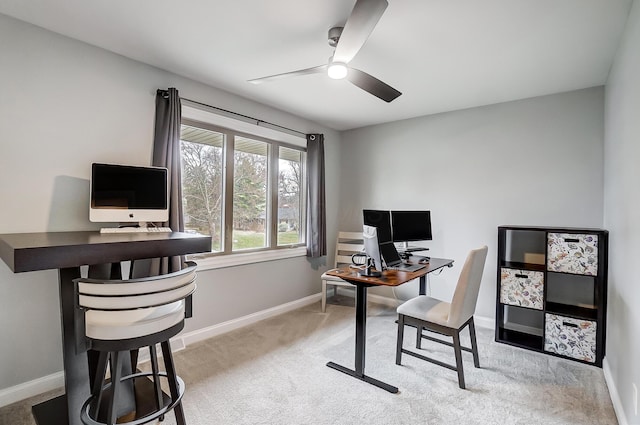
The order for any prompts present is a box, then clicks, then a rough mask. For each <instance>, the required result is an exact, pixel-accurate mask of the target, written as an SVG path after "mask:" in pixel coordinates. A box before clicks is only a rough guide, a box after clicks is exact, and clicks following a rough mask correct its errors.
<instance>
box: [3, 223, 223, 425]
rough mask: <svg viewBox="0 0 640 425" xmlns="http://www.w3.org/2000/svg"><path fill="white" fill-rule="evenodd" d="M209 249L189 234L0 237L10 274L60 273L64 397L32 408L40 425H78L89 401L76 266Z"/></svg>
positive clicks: (204, 238)
mask: <svg viewBox="0 0 640 425" xmlns="http://www.w3.org/2000/svg"><path fill="white" fill-rule="evenodd" d="M210 250H211V237H209V236H203V235H197V234H191V233H181V232H172V233H120V234H100V233H99V232H50V233H48V232H47V233H9V234H2V235H0V258H2V260H3V261H4V262H5V263H7V265H8V266H9V268H10V269H11V271H13V272H14V273H22V272H29V271H35V270H49V269H58V270H59V272H58V284H59V289H60V316H61V323H62V350H63V362H64V386H65V394H64V395H62V396H60V397H57V398H54V399H52V400H48V401H45V402H44V403H41V404H39V405H36V406H34V407H33V414H34V417H35V419H36V422H37V423H38V425H44V424H56V425H60V424H70V425H71V424H73V425H76V424H78V425H80V424H81V421H80V409H81V407H82V404H83V403H84V401H85V400H86V399H87V398H88V397H89V395H90V392H89V368H88V361H87V353H86V352H76V345H77V343H78V341H76V337H75V332H74V327H75V325H76V323H75V321H74V304H75V302H74V291H73V279H75V278H78V277H80V266H84V265H94V264H106V263H117V262H120V261H127V260H138V259H142V258H155V257H171V256H175V255H186V254H193V253H198V252H208V251H210Z"/></svg>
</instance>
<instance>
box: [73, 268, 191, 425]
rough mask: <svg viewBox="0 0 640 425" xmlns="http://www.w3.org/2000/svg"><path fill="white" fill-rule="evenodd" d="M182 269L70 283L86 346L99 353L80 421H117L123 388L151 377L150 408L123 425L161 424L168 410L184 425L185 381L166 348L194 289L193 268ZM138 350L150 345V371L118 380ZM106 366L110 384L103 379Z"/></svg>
mask: <svg viewBox="0 0 640 425" xmlns="http://www.w3.org/2000/svg"><path fill="white" fill-rule="evenodd" d="M185 266H186V267H185V268H184V269H182V270H180V271H178V272H173V273H170V274H165V275H160V276H152V277H144V278H139V279H130V280H108V279H94V278H79V279H75V280H74V282H75V290H76V291H77V294H78V307H79V309H80V311H82V312H83V313H84V315H83V316H84V317H83V318H84V328H83V329H82V331H84V337H85V338H86V339H87V341H88V345H89V347H90V348H91V349H92V350H96V351H97V352H98V353H99V356H98V362H97V368H96V373H95V377H94V378H93V382H91V397H90V398H89V399H88V400H87V401H86V403H85V404H84V406H83V407H82V411H81V412H79V413H80V415H81V419H82V422H83V423H85V424H87V425H95V424H110V425H112V424H115V423H116V421H117V419H118V417H120V416H122V415H124V414H126V413H129V412H128V410H131V409H130V406H123V405H122V404H119V403H121V402H120V400H122V393H123V391H126V388H127V385H130V384H131V382H135V380H136V379H138V378H145V379H146V378H147V377H151V378H152V380H153V396H152V399H155V400H154V401H155V410H154V409H151V411H150V412H145V413H142V414H141V413H140V412H137V413H138V415H140V414H141V415H142V417H139V418H137V419H135V420H134V421H132V422H127V423H130V424H135V425H138V424H143V423H147V422H150V421H153V420H155V419H158V418H159V419H161V420H162V419H163V418H164V415H165V413H167V412H169V411H170V410H172V409H173V411H174V414H175V416H176V422H177V424H179V425H184V424H185V418H184V412H183V409H182V404H181V399H182V396H183V394H184V383H183V381H182V380H181V379H180V378H179V377H178V376H177V375H176V371H175V366H174V363H173V357H172V354H171V346H170V344H169V339H170V338H171V337H173V336H175V335H177V334H178V333H179V332H180V331H181V330H182V329H183V327H184V319H185V302H184V300H185V298H186V297H188V296H189V295H190V294H192V293H193V292H194V291H195V289H196V283H195V280H196V264H195V263H193V262H187V263H186V264H185ZM81 319H82V317H81ZM156 344H160V346H161V348H162V356H163V360H164V365H165V371H166V372H159V370H158V357H157V353H156ZM142 347H149V354H150V357H151V368H152V371H151V372H149V373H142V372H140V373H135V372H134V373H133V374H131V375H127V376H122V375H123V365H124V364H125V363H126V362H125V358H126V357H125V356H128V355H129V353H130V351H132V350H137V349H139V348H142ZM107 363H109V364H110V375H111V379H110V381H107V379H106V372H107ZM134 369H135V365H134ZM160 378H162V379H166V381H167V383H168V386H169V393H170V394H169V397H168V398H167V396H166V395H165V394H163V392H162V390H161V388H160ZM129 387H130V386H129ZM137 388H138V387H137V384H136V389H137ZM105 401H106V402H105ZM105 405H107V406H105ZM135 408H137V406H135ZM120 423H122V422H120Z"/></svg>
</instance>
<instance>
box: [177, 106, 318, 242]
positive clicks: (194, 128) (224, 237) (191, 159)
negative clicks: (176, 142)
mask: <svg viewBox="0 0 640 425" xmlns="http://www.w3.org/2000/svg"><path fill="white" fill-rule="evenodd" d="M180 145H181V146H180V154H181V160H182V196H183V213H184V220H185V230H186V231H194V232H198V233H202V234H209V235H211V238H212V246H211V251H212V253H213V254H233V253H243V252H254V251H265V250H275V249H278V248H289V247H292V246H303V245H304V243H305V236H304V235H305V233H304V226H305V217H306V214H305V204H304V201H305V185H304V183H303V182H304V172H305V169H304V164H305V155H306V153H305V149H304V148H302V147H298V146H294V145H290V144H287V143H284V142H280V141H277V140H272V139H267V138H264V137H262V136H257V135H252V134H246V133H242V132H240V131H235V130H231V129H228V128H223V127H218V126H214V125H211V124H208V123H202V122H198V121H192V120H189V119H184V118H183V120H182V126H181V132H180Z"/></svg>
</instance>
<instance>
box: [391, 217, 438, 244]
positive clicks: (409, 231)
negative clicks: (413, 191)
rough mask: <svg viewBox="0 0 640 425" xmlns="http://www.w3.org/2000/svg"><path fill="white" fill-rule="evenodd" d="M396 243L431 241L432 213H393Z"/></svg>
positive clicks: (393, 232) (392, 219)
mask: <svg viewBox="0 0 640 425" xmlns="http://www.w3.org/2000/svg"><path fill="white" fill-rule="evenodd" d="M391 229H392V234H393V241H394V242H412V241H430V240H432V239H433V235H432V234H431V211H391Z"/></svg>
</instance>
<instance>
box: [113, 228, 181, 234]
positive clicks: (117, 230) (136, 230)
mask: <svg viewBox="0 0 640 425" xmlns="http://www.w3.org/2000/svg"><path fill="white" fill-rule="evenodd" d="M171 232H173V230H171V228H170V227H103V228H102V229H100V233H171Z"/></svg>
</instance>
